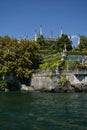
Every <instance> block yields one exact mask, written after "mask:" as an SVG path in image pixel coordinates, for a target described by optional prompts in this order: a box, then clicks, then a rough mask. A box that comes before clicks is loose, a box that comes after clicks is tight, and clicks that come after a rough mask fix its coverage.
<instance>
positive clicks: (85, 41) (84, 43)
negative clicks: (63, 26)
mask: <svg viewBox="0 0 87 130" xmlns="http://www.w3.org/2000/svg"><path fill="white" fill-rule="evenodd" d="M78 48H79V49H80V50H86V51H87V37H85V36H80V44H79V45H78Z"/></svg>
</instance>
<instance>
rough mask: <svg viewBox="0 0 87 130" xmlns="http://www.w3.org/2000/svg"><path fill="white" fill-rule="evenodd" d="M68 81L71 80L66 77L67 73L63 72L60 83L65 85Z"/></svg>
mask: <svg viewBox="0 0 87 130" xmlns="http://www.w3.org/2000/svg"><path fill="white" fill-rule="evenodd" d="M68 82H69V81H68V79H67V78H66V75H65V74H62V75H61V78H60V80H59V82H58V84H60V85H62V86H64V85H65V84H67V83H68Z"/></svg>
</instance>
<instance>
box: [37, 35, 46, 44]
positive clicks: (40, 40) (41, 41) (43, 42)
mask: <svg viewBox="0 0 87 130" xmlns="http://www.w3.org/2000/svg"><path fill="white" fill-rule="evenodd" d="M37 42H38V43H39V44H40V45H44V44H45V39H44V37H43V35H39V37H38V38H37Z"/></svg>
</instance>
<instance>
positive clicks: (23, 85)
mask: <svg viewBox="0 0 87 130" xmlns="http://www.w3.org/2000/svg"><path fill="white" fill-rule="evenodd" d="M21 90H22V91H30V92H31V91H34V87H33V86H26V85H25V84H22V85H21Z"/></svg>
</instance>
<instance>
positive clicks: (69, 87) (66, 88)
mask: <svg viewBox="0 0 87 130" xmlns="http://www.w3.org/2000/svg"><path fill="white" fill-rule="evenodd" d="M21 91H29V92H58V93H61V92H64V93H65V92H87V84H83V83H82V84H81V83H80V84H79V83H78V84H70V83H67V84H64V85H61V84H59V85H58V86H57V87H56V88H54V89H50V90H49V89H46V88H41V89H35V88H34V87H33V86H28V87H27V86H25V87H24V88H22V89H21Z"/></svg>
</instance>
